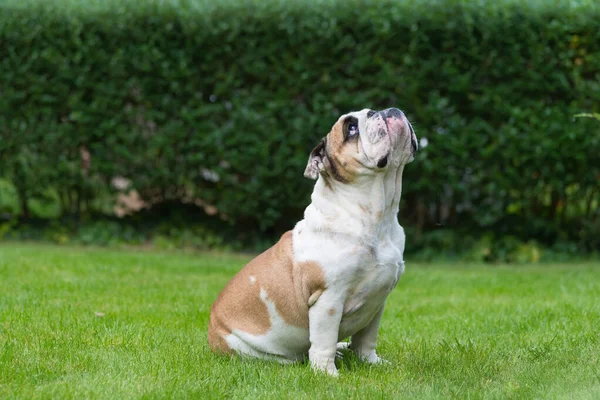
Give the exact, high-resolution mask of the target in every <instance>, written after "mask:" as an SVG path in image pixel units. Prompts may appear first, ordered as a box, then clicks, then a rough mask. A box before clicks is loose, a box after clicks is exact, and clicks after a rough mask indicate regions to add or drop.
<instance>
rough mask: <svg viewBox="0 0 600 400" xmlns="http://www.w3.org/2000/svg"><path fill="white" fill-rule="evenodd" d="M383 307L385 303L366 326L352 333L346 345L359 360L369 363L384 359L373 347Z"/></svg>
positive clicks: (380, 361)
mask: <svg viewBox="0 0 600 400" xmlns="http://www.w3.org/2000/svg"><path fill="white" fill-rule="evenodd" d="M384 307H385V303H384V304H383V305H382V306H381V308H380V309H379V311H377V314H375V316H374V317H373V319H372V320H371V322H369V324H368V325H367V326H366V327H364V328H363V329H361V330H360V331H358V332H357V333H355V334H354V335H352V339H351V341H350V345H349V346H348V347H349V348H350V349H351V350H352V351H354V352H355V353H356V355H357V356H358V357H359V358H360V359H361V360H363V361H365V362H368V363H369V364H379V363H382V362H384V360H382V359H381V358H379V356H378V355H377V352H376V351H375V348H376V347H377V335H378V333H379V322H380V321H381V316H382V315H383V308H384Z"/></svg>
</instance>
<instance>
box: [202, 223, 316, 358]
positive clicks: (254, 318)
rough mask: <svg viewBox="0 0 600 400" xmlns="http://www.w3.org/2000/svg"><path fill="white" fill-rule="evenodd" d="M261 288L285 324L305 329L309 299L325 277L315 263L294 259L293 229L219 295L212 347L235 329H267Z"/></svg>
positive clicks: (218, 346)
mask: <svg viewBox="0 0 600 400" xmlns="http://www.w3.org/2000/svg"><path fill="white" fill-rule="evenodd" d="M251 277H252V279H251ZM252 281H253V282H252ZM261 289H264V291H265V292H266V294H267V300H269V301H272V302H273V303H274V304H275V308H276V309H277V312H278V313H279V315H280V316H281V317H282V318H283V319H284V320H285V321H286V322H287V323H289V324H292V325H295V326H298V327H304V328H308V308H309V300H314V301H316V298H318V297H319V296H320V293H321V292H322V291H323V290H324V289H325V279H324V275H323V270H322V268H321V266H320V265H319V264H318V263H316V262H310V261H307V262H302V263H296V262H294V257H293V247H292V231H288V232H286V233H285V234H283V236H281V239H280V240H279V242H277V243H276V244H275V245H274V246H273V247H271V248H270V249H268V250H267V251H265V252H264V253H262V254H260V255H259V256H257V257H256V258H255V259H253V260H252V261H250V263H248V264H247V265H246V266H245V267H244V268H242V270H241V271H240V272H238V274H237V275H236V276H234V277H233V279H232V280H231V281H230V282H229V283H228V284H227V285H226V286H225V288H224V289H223V291H222V292H221V294H219V296H218V297H217V300H216V301H215V303H214V304H213V306H212V308H211V313H210V323H209V328H208V329H209V333H208V338H209V343H211V347H212V348H213V349H215V348H216V349H221V348H222V343H220V342H219V339H218V338H217V336H220V337H223V336H226V335H228V334H230V333H231V332H232V331H233V330H234V329H238V330H241V331H244V332H247V333H250V334H252V335H264V334H266V333H267V332H268V331H269V329H270V327H271V321H270V317H269V311H268V309H267V306H266V305H265V303H264V301H263V300H262V299H261V297H260V291H261ZM223 341H224V340H223ZM226 344H227V343H225V345H226ZM227 348H228V346H227Z"/></svg>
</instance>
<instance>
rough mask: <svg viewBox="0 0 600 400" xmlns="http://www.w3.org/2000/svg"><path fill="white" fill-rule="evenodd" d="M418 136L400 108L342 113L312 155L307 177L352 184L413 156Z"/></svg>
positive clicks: (403, 162) (407, 160)
mask: <svg viewBox="0 0 600 400" xmlns="http://www.w3.org/2000/svg"><path fill="white" fill-rule="evenodd" d="M416 151H417V137H416V135H415V132H414V130H413V128H412V126H411V125H410V122H408V119H406V117H405V116H404V113H403V112H402V111H400V110H399V109H397V108H388V109H386V110H382V111H373V110H369V109H364V110H361V111H357V112H351V113H349V114H345V115H342V116H341V117H340V118H339V119H338V121H337V122H336V123H335V125H333V128H332V129H331V131H330V132H329V133H328V134H327V136H326V137H324V138H323V139H322V140H321V142H320V143H319V144H318V145H317V147H315V148H314V150H313V151H312V152H311V154H310V158H309V160H308V165H307V166H306V170H305V171H304V176H306V177H307V178H311V179H317V178H318V176H319V174H321V175H322V176H323V177H324V178H326V179H334V180H336V181H339V182H342V183H351V182H353V181H355V180H356V179H358V178H359V177H365V176H370V175H375V174H377V173H382V172H385V171H386V170H388V169H390V168H394V169H397V168H398V167H399V166H400V165H404V164H408V163H409V162H411V161H412V160H413V159H414V154H415V152H416Z"/></svg>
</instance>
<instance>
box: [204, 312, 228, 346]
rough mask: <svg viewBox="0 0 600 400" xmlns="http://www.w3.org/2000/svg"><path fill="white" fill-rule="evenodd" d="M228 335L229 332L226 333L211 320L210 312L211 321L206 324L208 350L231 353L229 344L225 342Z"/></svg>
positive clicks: (225, 329) (225, 330)
mask: <svg viewBox="0 0 600 400" xmlns="http://www.w3.org/2000/svg"><path fill="white" fill-rule="evenodd" d="M230 333H231V331H228V330H227V328H225V327H223V326H222V325H221V324H219V323H218V322H217V320H216V319H213V318H212V312H211V319H210V322H209V324H208V345H209V346H210V348H211V349H212V350H213V351H214V352H217V353H231V349H230V348H229V344H227V342H226V341H225V336H227V335H229V334H230Z"/></svg>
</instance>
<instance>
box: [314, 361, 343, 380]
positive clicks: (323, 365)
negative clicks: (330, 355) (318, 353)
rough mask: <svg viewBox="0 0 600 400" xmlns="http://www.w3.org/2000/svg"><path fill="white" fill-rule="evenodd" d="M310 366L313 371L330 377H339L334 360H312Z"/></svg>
mask: <svg viewBox="0 0 600 400" xmlns="http://www.w3.org/2000/svg"><path fill="white" fill-rule="evenodd" d="M310 365H311V367H312V369H313V371H318V372H325V373H327V374H328V375H330V376H335V377H337V376H338V375H339V373H338V370H337V368H336V367H335V363H334V362H333V360H310Z"/></svg>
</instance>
